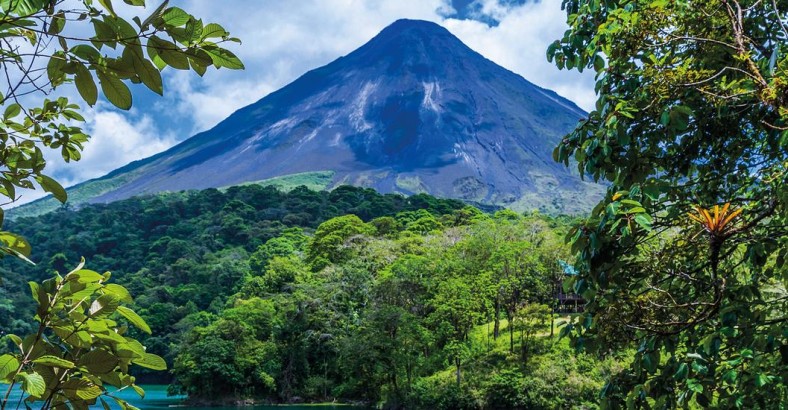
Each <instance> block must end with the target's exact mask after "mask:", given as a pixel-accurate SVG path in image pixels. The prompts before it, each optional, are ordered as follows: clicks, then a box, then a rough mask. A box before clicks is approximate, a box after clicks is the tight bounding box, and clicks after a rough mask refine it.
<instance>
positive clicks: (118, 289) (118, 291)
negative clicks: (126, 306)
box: [104, 283, 132, 303]
mask: <svg viewBox="0 0 788 410" xmlns="http://www.w3.org/2000/svg"><path fill="white" fill-rule="evenodd" d="M104 292H105V293H107V292H108V293H112V294H113V295H115V296H117V297H118V299H120V300H121V301H122V302H127V303H130V302H132V298H131V293H129V291H128V290H127V289H126V288H124V287H123V286H121V285H118V284H115V283H109V284H107V285H106V286H104Z"/></svg>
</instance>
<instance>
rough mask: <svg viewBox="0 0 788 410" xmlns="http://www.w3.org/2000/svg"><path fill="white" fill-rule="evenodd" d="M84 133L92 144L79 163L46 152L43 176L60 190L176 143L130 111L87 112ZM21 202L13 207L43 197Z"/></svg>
mask: <svg viewBox="0 0 788 410" xmlns="http://www.w3.org/2000/svg"><path fill="white" fill-rule="evenodd" d="M86 114H87V115H86V119H87V122H86V123H85V124H83V129H84V130H85V131H86V132H87V133H88V134H90V135H91V140H90V141H89V142H88V143H87V144H86V146H85V150H84V151H83V152H82V159H80V160H79V161H78V162H71V163H66V162H65V161H64V160H63V158H62V157H61V156H60V151H59V150H46V151H45V158H46V159H47V167H46V173H47V174H49V175H53V176H55V178H56V179H57V181H58V182H60V184H61V185H63V186H71V185H74V184H77V183H79V182H82V181H85V180H88V179H92V178H97V177H100V176H103V175H106V174H107V173H109V172H111V171H113V170H115V169H117V168H119V167H122V166H123V165H126V164H128V163H129V162H131V161H134V160H138V159H141V158H146V157H149V156H151V155H154V154H157V153H159V152H162V151H164V150H166V149H167V148H169V147H171V146H173V145H175V144H176V143H177V142H178V141H177V140H176V138H175V137H174V135H172V134H167V135H161V134H160V133H159V132H158V127H157V126H156V124H155V122H154V121H153V120H152V118H151V117H150V116H149V115H147V114H144V113H139V112H138V111H135V110H133V111H132V112H130V113H121V112H118V111H117V110H114V109H112V108H109V107H108V106H106V105H104V104H99V105H98V106H97V109H95V110H87V112H86ZM20 193H21V199H20V200H19V201H17V202H16V203H14V206H18V205H22V204H24V203H27V202H30V201H33V200H35V199H38V198H41V197H43V196H45V195H46V193H45V192H43V191H42V190H35V191H30V190H24V191H21V192H20Z"/></svg>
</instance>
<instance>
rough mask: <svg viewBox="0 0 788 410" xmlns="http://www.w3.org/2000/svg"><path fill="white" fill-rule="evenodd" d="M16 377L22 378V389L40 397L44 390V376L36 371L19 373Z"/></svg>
mask: <svg viewBox="0 0 788 410" xmlns="http://www.w3.org/2000/svg"><path fill="white" fill-rule="evenodd" d="M17 378H19V379H21V380H22V390H23V391H24V392H25V393H27V394H29V395H31V396H33V397H36V398H41V396H43V395H44V392H46V388H47V386H46V382H45V381H44V378H43V377H41V375H40V374H38V373H36V372H32V373H28V372H24V373H19V374H18V375H17Z"/></svg>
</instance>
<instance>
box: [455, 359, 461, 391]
mask: <svg viewBox="0 0 788 410" xmlns="http://www.w3.org/2000/svg"><path fill="white" fill-rule="evenodd" d="M454 364H456V365H457V387H460V383H461V382H462V373H460V359H454Z"/></svg>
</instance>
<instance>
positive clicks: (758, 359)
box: [548, 0, 788, 408]
mask: <svg viewBox="0 0 788 410" xmlns="http://www.w3.org/2000/svg"><path fill="white" fill-rule="evenodd" d="M563 7H564V9H565V10H566V12H567V22H568V23H569V26H570V29H569V30H568V31H567V32H566V33H565V35H564V36H563V38H562V39H560V40H558V41H556V42H555V43H554V44H553V45H551V46H550V48H549V50H548V58H549V59H551V60H552V61H555V63H556V64H557V65H558V67H560V68H564V67H566V68H569V69H573V68H576V69H578V70H583V69H587V68H593V69H594V70H595V71H596V78H597V84H596V89H597V92H598V99H597V103H596V106H595V108H594V110H593V111H592V112H591V113H590V114H589V115H588V118H586V119H585V120H583V121H581V122H580V124H579V125H578V127H577V128H576V129H575V130H574V131H573V132H571V133H570V134H569V135H567V136H566V137H565V138H564V140H563V142H562V143H561V144H560V145H559V146H558V147H557V148H556V150H555V153H554V156H555V158H556V160H558V161H561V162H563V163H565V164H567V165H568V164H569V163H570V160H573V161H574V162H576V164H577V166H578V169H579V171H580V172H581V174H583V175H588V176H591V177H593V178H594V179H595V180H600V179H606V180H607V181H609V182H610V185H609V188H608V193H607V196H606V198H605V199H604V200H602V201H601V202H600V204H599V205H598V206H597V207H596V208H595V209H594V210H593V212H592V214H591V216H590V217H589V218H587V220H586V221H584V222H583V223H581V224H580V225H579V226H577V227H576V228H575V229H574V230H573V231H572V233H571V235H572V236H571V237H572V241H573V249H574V250H575V251H576V252H577V255H578V259H577V264H576V267H577V268H578V270H579V272H580V275H579V276H578V277H577V278H576V279H575V281H574V287H575V290H576V291H578V292H579V293H581V294H582V295H583V296H584V297H585V298H586V299H587V300H588V305H587V306H586V312H587V313H586V316H585V317H583V318H581V319H580V320H579V321H578V322H576V323H574V324H573V325H570V326H568V327H566V328H565V329H564V330H563V333H574V335H575V338H574V343H575V344H576V345H577V347H581V348H582V347H586V348H601V347H603V346H604V345H605V344H607V342H610V341H614V342H618V343H621V340H620V338H622V337H628V338H631V340H633V341H635V342H636V343H637V344H638V346H639V349H638V351H637V353H636V356H635V358H634V359H635V360H634V362H633V365H632V368H631V369H630V370H629V371H628V372H625V373H622V374H619V375H616V376H615V377H613V378H612V379H611V381H610V383H609V384H608V385H607V386H606V387H605V389H604V391H603V398H604V400H606V401H607V402H608V403H609V404H620V403H622V402H624V401H626V402H627V403H629V405H631V406H636V407H655V408H663V407H672V406H676V405H677V403H678V404H679V405H688V403H690V402H692V401H694V402H695V403H697V404H698V405H700V406H707V405H709V404H713V405H714V406H717V407H721V408H728V407H741V406H748V407H760V408H777V407H780V406H781V404H782V405H784V404H785V403H784V399H785V397H786V394H788V393H786V387H785V379H784V375H785V372H786V363H788V340H787V338H786V335H788V331H786V321H788V318H786V316H785V312H787V311H788V309H786V300H788V299H786V297H785V295H786V293H788V292H786V282H785V278H786V272H788V270H787V269H788V265H786V264H785V260H786V257H787V256H788V235H787V234H788V228H787V227H788V210H787V209H786V202H788V189H786V177H787V176H788V170H787V168H788V28H787V24H786V13H788V2H786V1H784V0H779V1H778V0H770V1H757V0H712V1H652V0H635V1H624V0H620V1H619V0H614V1H605V2H600V1H597V0H565V1H564V2H563ZM688 212H689V213H691V214H692V216H693V218H691V217H690V216H688ZM698 214H699V215H698ZM696 219H698V220H699V221H700V223H698V222H697V221H696ZM611 335H614V337H611ZM616 339H619V340H616ZM605 348H606V349H607V348H609V346H606V347H605ZM781 402H782V403H781Z"/></svg>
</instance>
